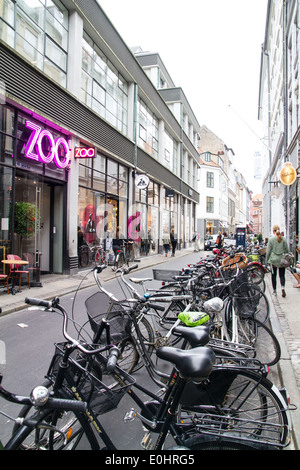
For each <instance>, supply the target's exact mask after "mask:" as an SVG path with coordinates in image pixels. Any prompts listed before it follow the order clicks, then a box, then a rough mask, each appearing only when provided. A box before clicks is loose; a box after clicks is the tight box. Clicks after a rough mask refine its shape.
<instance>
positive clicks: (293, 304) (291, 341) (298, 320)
mask: <svg viewBox="0 0 300 470" xmlns="http://www.w3.org/2000/svg"><path fill="white" fill-rule="evenodd" d="M285 277H286V286H285V290H286V297H282V295H281V288H280V284H279V277H278V280H277V296H274V295H272V291H273V288H272V283H271V274H267V275H266V276H265V280H266V286H267V288H266V294H267V296H268V299H269V302H270V319H271V326H272V330H273V332H274V333H275V335H276V337H277V339H278V340H279V342H280V346H281V359H280V361H279V364H278V365H277V368H278V376H279V379H280V381H281V384H280V386H282V387H285V388H286V389H287V390H288V392H289V394H290V398H291V404H292V405H295V406H296V407H297V410H296V411H291V418H292V422H293V433H292V443H291V446H290V447H288V450H293V449H294V450H299V449H300V308H299V306H300V290H299V289H295V288H293V285H294V284H296V280H295V279H294V277H293V275H292V274H291V273H290V271H289V270H286V276H285ZM277 385H278V384H277Z"/></svg>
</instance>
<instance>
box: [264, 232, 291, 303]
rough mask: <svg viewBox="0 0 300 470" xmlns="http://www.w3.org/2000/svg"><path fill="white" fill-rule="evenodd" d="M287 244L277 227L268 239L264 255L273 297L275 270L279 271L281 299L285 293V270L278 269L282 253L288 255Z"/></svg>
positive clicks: (275, 283)
mask: <svg viewBox="0 0 300 470" xmlns="http://www.w3.org/2000/svg"><path fill="white" fill-rule="evenodd" d="M288 251H289V250H288V244H287V241H286V239H285V238H284V237H283V236H282V235H281V233H280V229H279V226H278V225H274V227H273V236H272V237H271V238H269V240H268V245H267V253H266V263H267V264H270V265H271V272H272V286H273V295H277V292H276V286H277V279H276V278H277V269H278V270H279V279H280V285H281V292H282V297H285V296H286V292H285V268H281V267H280V263H281V258H282V255H283V254H284V253H288Z"/></svg>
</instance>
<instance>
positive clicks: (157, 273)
mask: <svg viewBox="0 0 300 470" xmlns="http://www.w3.org/2000/svg"><path fill="white" fill-rule="evenodd" d="M152 271H153V279H155V280H156V281H174V276H180V274H182V272H181V271H171V270H166V269H152Z"/></svg>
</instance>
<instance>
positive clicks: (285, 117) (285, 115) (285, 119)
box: [282, 0, 290, 240]
mask: <svg viewBox="0 0 300 470" xmlns="http://www.w3.org/2000/svg"><path fill="white" fill-rule="evenodd" d="M287 3H288V2H287V1H286V0H283V1H282V48H283V50H282V77H283V97H282V98H283V126H284V127H283V129H284V135H283V156H284V162H286V161H288V155H287V153H286V152H287V148H288V106H287V93H288V90H287V38H286V34H287ZM284 197H285V227H286V238H287V240H289V238H290V227H289V214H290V200H289V199H290V198H289V188H288V186H285V188H284Z"/></svg>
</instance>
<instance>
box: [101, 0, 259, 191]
mask: <svg viewBox="0 0 300 470" xmlns="http://www.w3.org/2000/svg"><path fill="white" fill-rule="evenodd" d="M98 2H99V4H100V5H101V7H102V9H103V10H104V12H105V13H106V15H107V16H108V18H109V19H110V21H111V22H112V24H113V25H114V26H115V28H116V29H117V31H118V32H119V34H120V36H121V37H122V39H123V40H124V42H125V43H126V44H127V46H128V47H134V46H140V47H141V48H142V49H143V50H144V51H149V52H156V53H159V55H160V57H161V59H162V61H163V62H164V64H165V67H166V68H167V70H168V72H169V74H170V75H171V78H172V80H173V82H174V83H175V85H176V86H177V87H181V88H182V89H183V91H184V93H185V95H186V98H187V100H188V101H189V104H190V105H191V107H192V109H193V112H194V114H195V116H196V118H197V120H198V122H199V124H200V125H201V126H203V125H205V126H207V127H208V128H209V129H210V130H211V131H212V132H213V133H214V134H216V135H217V136H218V137H219V138H220V139H221V140H223V142H224V143H225V145H226V146H227V147H229V148H232V149H233V151H234V153H235V157H234V162H233V163H234V165H235V167H236V168H237V169H238V170H239V171H240V172H241V173H242V174H243V176H244V177H245V179H246V181H247V184H248V186H249V188H250V189H251V190H252V191H253V192H254V193H257V192H261V183H260V181H257V180H255V179H254V154H255V153H256V152H260V153H261V154H263V153H264V151H265V148H266V143H265V140H264V136H263V130H262V123H261V122H259V121H258V96H259V75H260V60H261V46H262V44H263V42H264V35H265V24H266V13H267V3H268V0H251V1H249V0H185V2H182V1H181V0H151V1H150V2H149V1H147V2H146V1H145V0H128V1H127V2H125V1H124V0H98Z"/></svg>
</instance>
